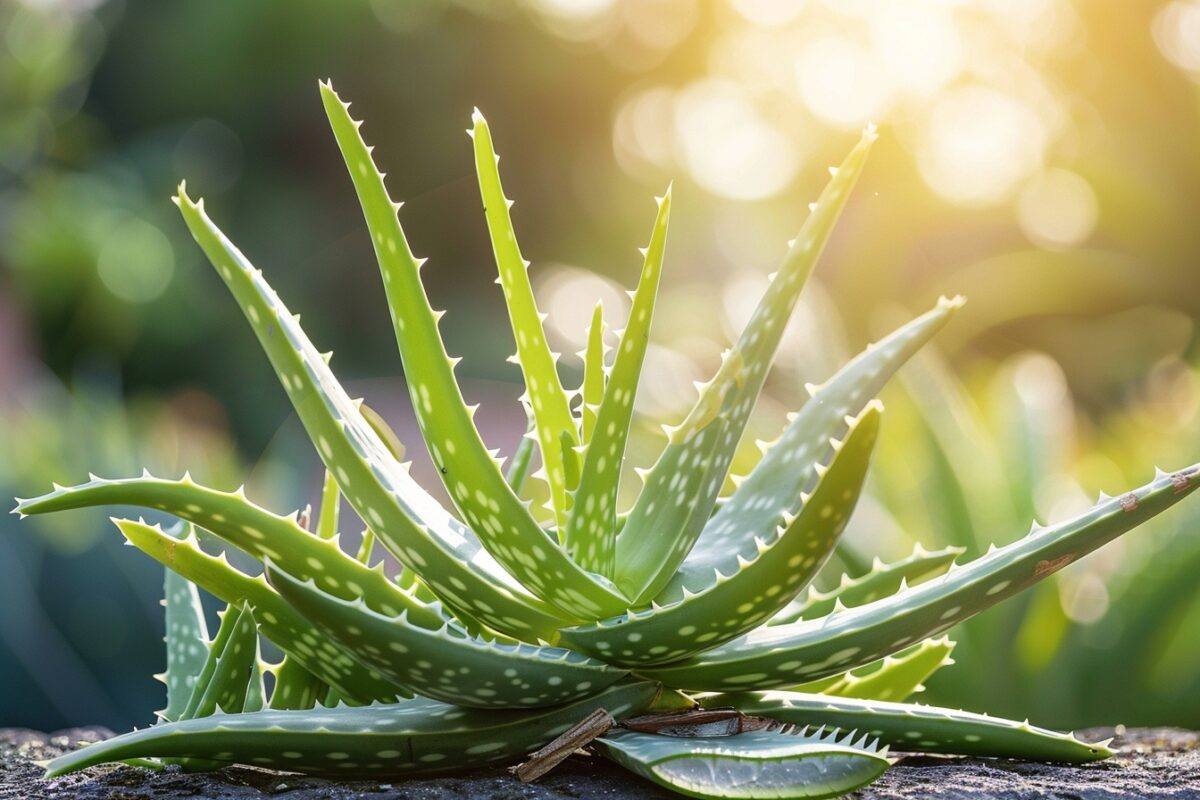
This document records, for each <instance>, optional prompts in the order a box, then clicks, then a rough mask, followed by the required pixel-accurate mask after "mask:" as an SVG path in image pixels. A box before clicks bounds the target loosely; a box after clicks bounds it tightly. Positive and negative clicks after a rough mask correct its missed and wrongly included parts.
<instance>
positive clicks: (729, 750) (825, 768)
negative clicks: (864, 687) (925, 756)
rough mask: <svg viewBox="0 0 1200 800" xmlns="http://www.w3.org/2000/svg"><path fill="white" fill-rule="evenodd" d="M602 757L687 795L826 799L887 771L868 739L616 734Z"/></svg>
mask: <svg viewBox="0 0 1200 800" xmlns="http://www.w3.org/2000/svg"><path fill="white" fill-rule="evenodd" d="M594 744H595V746H596V747H597V749H599V750H600V752H602V753H604V754H605V755H606V756H608V757H609V758H611V759H613V760H614V761H616V762H617V763H618V764H620V765H621V766H623V767H625V768H627V769H629V770H631V771H633V772H636V773H637V774H639V775H641V776H642V777H644V778H647V779H648V780H651V781H653V782H654V783H657V784H658V785H659V786H664V787H666V788H668V789H671V790H673V791H676V792H680V793H682V794H685V795H688V796H689V797H703V798H718V797H719V798H747V799H748V800H753V798H764V797H772V798H824V797H839V796H841V795H843V794H845V793H846V792H852V791H854V790H855V789H858V788H860V787H862V786H866V785H867V784H868V783H871V782H872V781H874V780H875V779H876V778H878V777H879V776H880V775H882V774H883V773H884V771H885V770H886V769H887V767H888V759H887V752H886V750H880V749H879V747H878V745H877V743H876V742H875V741H874V740H871V739H869V737H867V736H863V737H861V738H860V739H859V740H858V741H857V742H856V741H855V734H849V735H844V734H843V735H839V734H838V733H837V732H836V731H831V732H829V733H823V731H817V732H815V733H812V734H807V733H790V732H782V731H778V730H760V731H752V732H748V733H740V734H737V735H734V736H714V737H684V736H660V735H657V734H653V733H639V732H636V731H625V730H614V731H612V732H610V733H608V734H606V735H605V736H604V737H603V738H601V739H598V740H596V742H595V743H594Z"/></svg>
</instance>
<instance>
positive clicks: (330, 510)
mask: <svg viewBox="0 0 1200 800" xmlns="http://www.w3.org/2000/svg"><path fill="white" fill-rule="evenodd" d="M341 509H342V490H341V489H339V488H338V485H337V479H336V478H334V477H333V473H332V472H330V471H329V470H325V482H324V484H323V485H322V486H321V509H320V511H318V512H317V530H316V533H317V536H320V537H321V538H322V539H332V538H333V537H335V536H337V532H338V518H339V516H340V514H341Z"/></svg>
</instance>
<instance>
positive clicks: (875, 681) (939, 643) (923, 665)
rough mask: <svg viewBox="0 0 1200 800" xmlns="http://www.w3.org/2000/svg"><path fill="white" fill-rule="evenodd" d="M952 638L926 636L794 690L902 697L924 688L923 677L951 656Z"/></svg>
mask: <svg viewBox="0 0 1200 800" xmlns="http://www.w3.org/2000/svg"><path fill="white" fill-rule="evenodd" d="M952 652H954V642H952V641H950V639H949V638H948V637H945V636H943V637H941V638H940V639H926V640H925V641H923V642H921V643H920V644H918V645H915V646H914V647H910V648H909V649H908V650H905V651H903V652H901V653H900V654H898V655H895V656H887V657H885V658H884V659H883V660H882V661H878V662H876V663H874V664H868V665H867V666H865V667H861V668H859V669H857V670H852V671H850V672H847V673H845V674H843V675H837V676H834V677H831V678H826V679H824V680H823V681H821V682H818V683H822V684H824V685H821V686H816V685H813V684H808V683H806V684H802V685H800V686H797V687H795V691H798V692H805V693H809V694H813V693H818V692H819V693H820V694H825V695H830V696H833V697H857V698H860V699H863V700H895V701H902V700H905V699H906V698H908V697H909V695H912V694H915V693H916V692H919V691H921V690H922V689H924V683H925V681H927V680H929V678H930V676H932V675H933V674H934V673H935V672H937V671H938V670H939V669H941V668H942V667H947V666H950V665H951V664H953V663H954V659H952V658H951V657H950V654H951V653H952Z"/></svg>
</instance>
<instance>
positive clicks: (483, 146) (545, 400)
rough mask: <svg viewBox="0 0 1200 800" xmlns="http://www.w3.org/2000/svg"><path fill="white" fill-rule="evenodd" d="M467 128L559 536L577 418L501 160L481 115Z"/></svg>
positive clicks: (477, 115) (565, 503) (574, 444)
mask: <svg viewBox="0 0 1200 800" xmlns="http://www.w3.org/2000/svg"><path fill="white" fill-rule="evenodd" d="M471 122H472V128H471V130H469V131H468V133H470V134H471V138H472V140H473V141H474V149H475V172H476V174H477V176H478V178H479V194H480V196H481V197H482V199H483V210H484V215H485V216H486V217H487V227H488V234H489V235H490V236H491V239H492V252H493V253H495V256H496V269H497V271H498V272H499V273H500V278H499V281H498V282H499V284H500V286H501V287H502V288H503V289H504V300H505V302H506V303H507V304H508V317H509V319H510V320H511V322H512V329H513V337H514V338H515V339H516V342H517V354H516V361H517V363H518V364H520V365H521V372H522V373H523V374H524V376H525V391H526V393H527V394H528V396H529V404H530V405H531V406H532V407H533V413H534V420H535V422H536V425H535V430H536V433H537V437H538V441H539V443H540V444H541V449H542V465H543V467H544V468H545V471H546V478H547V480H548V481H549V483H550V488H551V498H552V502H553V505H554V510H555V518H556V520H557V521H558V527H559V529H560V530H561V529H562V528H563V527H564V525H565V523H566V520H567V507H568V501H567V486H566V475H565V471H564V469H563V463H562V449H561V447H560V446H559V438H560V437H561V436H562V435H563V434H566V435H567V436H568V437H569V438H570V443H571V446H572V447H574V446H576V445H578V444H579V437H578V433H577V431H576V426H575V418H574V417H573V416H572V415H571V406H570V402H569V401H568V398H567V393H566V391H564V390H563V386H562V380H561V379H560V378H559V376H558V367H557V361H558V357H557V355H556V354H554V353H552V352H550V345H549V343H548V342H547V341H546V331H545V329H544V328H543V327H542V316H541V314H539V313H538V308H537V301H536V300H535V299H534V296H533V287H531V286H530V285H529V272H528V270H529V262H528V261H526V260H525V258H524V257H523V256H522V255H521V248H520V246H519V245H518V244H517V235H516V232H515V231H514V230H513V224H512V215H511V213H510V211H509V209H510V208H511V207H512V201H511V200H509V199H508V198H507V197H505V196H504V187H503V186H501V184H500V156H498V155H496V151H495V148H494V147H493V145H492V132H491V130H490V129H489V128H488V124H487V120H485V119H484V118H483V115H482V114H480V113H479V109H475V113H474V115H473V116H472V118H471ZM447 488H450V486H449V485H447Z"/></svg>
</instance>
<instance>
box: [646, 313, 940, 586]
mask: <svg viewBox="0 0 1200 800" xmlns="http://www.w3.org/2000/svg"><path fill="white" fill-rule="evenodd" d="M961 305H962V300H961V298H959V299H955V300H946V299H944V298H943V299H942V300H940V301H939V302H938V305H937V307H936V308H934V309H932V310H931V311H929V312H927V313H925V314H923V315H922V316H920V317H917V318H916V319H914V320H912V321H911V322H909V323H908V324H907V325H904V326H903V327H901V328H900V329H898V330H896V331H895V332H893V333H892V334H890V335H889V336H887V337H886V338H884V339H883V340H881V341H879V342H877V343H875V344H873V345H871V346H870V347H868V348H867V349H866V350H864V351H863V352H862V353H861V354H859V355H858V356H857V357H856V358H855V359H853V360H852V361H851V362H850V363H848V364H847V365H846V366H845V367H843V368H842V369H841V370H839V371H838V372H837V374H836V375H834V376H833V377H832V378H830V379H829V380H828V381H827V382H826V383H825V384H824V385H823V386H820V387H814V386H809V387H808V389H809V392H810V393H811V395H812V397H811V398H810V399H809V401H808V402H807V403H805V404H804V406H803V407H802V408H801V409H800V411H799V412H797V413H796V414H795V415H794V416H793V417H792V418H791V421H790V422H789V424H788V426H787V428H786V429H785V430H784V432H783V434H782V436H780V438H779V439H778V440H777V441H776V442H775V443H774V444H772V445H771V446H770V448H769V449H768V450H767V451H766V453H765V454H764V455H763V458H762V460H761V461H759V463H758V465H757V466H756V467H755V468H754V470H753V471H752V472H751V473H750V475H749V476H747V477H746V478H745V480H743V481H742V483H741V484H740V485H739V486H738V488H737V490H736V491H735V492H734V493H733V495H732V496H731V497H730V498H729V499H728V500H727V501H725V503H723V504H722V505H721V508H720V509H719V510H718V511H717V513H716V514H714V515H713V517H712V518H711V519H710V520H708V522H707V523H706V524H705V525H704V528H703V530H702V531H701V533H700V536H699V538H698V539H697V540H696V543H695V546H694V548H693V549H692V551H691V552H690V553H689V554H687V556H686V559H685V560H684V562H683V564H682V566H680V568H679V571H678V572H677V573H676V574H675V575H674V576H671V577H670V580H669V583H667V586H666V589H665V590H664V591H663V594H664V595H666V596H668V597H669V596H671V595H672V594H673V593H675V592H678V591H679V590H680V587H682V586H688V587H689V588H693V589H694V587H695V585H696V584H697V582H699V581H704V580H707V579H708V578H709V576H711V575H712V573H713V570H714V569H719V570H721V571H722V572H725V571H726V570H727V569H728V568H729V563H730V558H731V554H732V553H738V552H743V551H744V550H746V549H747V548H748V547H750V546H752V544H753V541H754V538H755V537H756V536H762V535H764V532H766V531H769V530H771V529H772V528H773V526H774V525H775V524H776V523H777V521H778V519H779V515H780V514H795V513H796V511H797V509H798V508H799V506H800V503H801V502H802V498H803V493H804V491H805V489H806V488H807V487H809V486H810V485H811V484H812V482H813V481H814V480H815V479H816V477H817V475H816V470H817V469H818V466H819V464H820V463H821V459H822V458H823V450H824V448H825V444H826V442H827V441H828V438H829V437H830V436H834V435H840V432H841V430H842V428H843V427H844V422H843V419H844V417H845V415H847V414H851V415H853V414H857V413H858V412H859V410H860V409H862V407H863V406H864V405H865V404H866V403H867V402H868V401H869V400H870V399H871V398H873V397H874V396H875V395H876V394H877V393H878V392H879V391H880V390H881V389H882V388H883V387H884V385H885V384H886V383H887V381H888V379H889V378H890V377H891V376H892V375H893V374H894V373H895V372H896V370H898V369H899V368H900V367H901V366H903V365H904V363H905V362H906V361H907V360H908V359H909V358H911V357H912V355H913V354H915V353H916V352H917V351H918V350H919V349H920V348H921V347H922V346H923V345H924V344H925V343H926V342H928V341H929V340H930V339H931V338H932V337H933V336H934V334H936V333H937V332H938V331H940V330H941V329H942V327H943V326H944V325H945V324H946V322H947V321H948V320H949V319H950V317H951V316H952V315H953V314H954V312H955V311H956V310H957V309H958V308H959V307H960V306H961ZM657 583H661V579H659V581H658V582H657ZM656 585H657V584H656ZM653 588H654V586H653V585H652V586H651V587H650V590H653ZM659 601H660V602H662V601H661V599H660V600H659Z"/></svg>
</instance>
